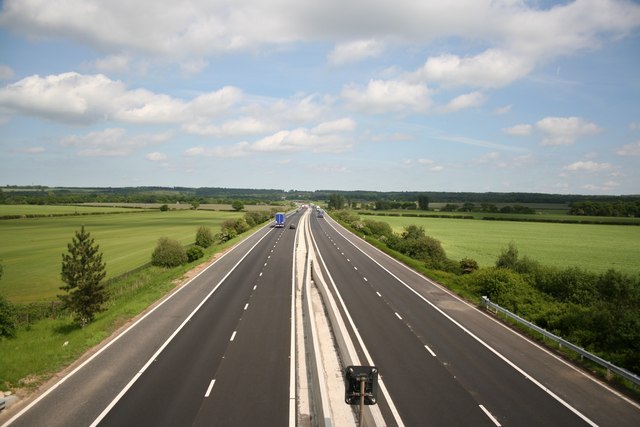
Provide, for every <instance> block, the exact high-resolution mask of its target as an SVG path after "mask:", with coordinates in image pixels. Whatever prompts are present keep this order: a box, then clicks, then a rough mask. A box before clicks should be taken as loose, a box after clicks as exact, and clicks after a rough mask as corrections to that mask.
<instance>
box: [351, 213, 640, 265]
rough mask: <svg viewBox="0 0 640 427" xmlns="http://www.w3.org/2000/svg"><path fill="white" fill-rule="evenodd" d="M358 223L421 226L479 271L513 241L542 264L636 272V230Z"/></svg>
mask: <svg viewBox="0 0 640 427" xmlns="http://www.w3.org/2000/svg"><path fill="white" fill-rule="evenodd" d="M362 219H373V220H376V221H385V222H387V223H389V224H390V225H391V227H392V228H393V230H394V231H395V232H397V233H400V232H402V230H403V229H404V227H406V226H407V225H410V224H415V225H418V226H422V227H424V229H425V232H426V234H427V235H429V236H431V237H434V238H436V239H438V240H440V242H441V243H442V247H443V248H444V250H445V251H446V253H447V256H448V257H449V258H452V259H454V260H460V259H462V258H465V257H467V258H472V259H475V260H476V261H478V263H479V264H480V266H481V267H488V266H491V265H494V264H495V261H496V259H497V258H498V256H499V255H500V253H501V252H502V250H503V249H505V248H507V246H508V245H509V243H510V242H514V243H515V245H516V247H517V248H518V252H519V254H520V256H525V255H526V256H528V257H529V258H531V259H534V260H536V261H539V262H540V263H542V264H545V265H553V266H557V267H569V266H577V267H581V268H583V269H585V270H588V271H592V272H596V273H600V272H604V271H606V270H608V269H610V268H614V269H616V270H618V271H621V272H625V273H627V274H634V275H635V274H640V227H638V226H622V225H599V224H556V223H540V222H513V221H482V220H471V219H468V220H464V219H448V218H410V217H389V216H368V215H367V216H364V217H362Z"/></svg>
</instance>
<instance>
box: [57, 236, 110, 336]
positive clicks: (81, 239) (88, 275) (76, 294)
mask: <svg viewBox="0 0 640 427" xmlns="http://www.w3.org/2000/svg"><path fill="white" fill-rule="evenodd" d="M67 249H68V251H69V253H66V254H62V272H61V278H62V281H63V282H64V283H66V285H64V286H61V287H60V289H61V290H63V291H66V292H67V294H64V295H59V296H58V297H59V298H60V299H61V300H62V303H63V305H64V307H66V308H68V309H70V310H71V311H72V312H73V315H74V320H75V321H76V322H78V323H79V324H80V326H81V327H85V326H86V325H87V324H89V323H90V322H92V321H93V319H94V317H95V315H96V314H97V313H99V312H101V311H103V310H104V309H103V304H104V303H105V302H106V301H107V299H108V294H107V290H106V288H105V286H104V284H102V283H100V282H101V281H102V279H104V277H105V276H106V274H107V272H106V269H105V268H106V264H105V263H104V262H102V253H101V252H100V246H98V245H96V244H95V242H94V239H93V238H92V237H91V234H90V233H89V232H87V231H85V229H84V225H83V226H82V227H81V228H80V231H76V234H75V237H74V238H73V239H72V241H71V243H69V244H68V245H67Z"/></svg>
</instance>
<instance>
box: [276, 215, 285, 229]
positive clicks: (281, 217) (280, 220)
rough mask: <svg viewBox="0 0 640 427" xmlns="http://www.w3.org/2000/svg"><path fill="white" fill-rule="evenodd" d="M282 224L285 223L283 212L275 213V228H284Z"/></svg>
mask: <svg viewBox="0 0 640 427" xmlns="http://www.w3.org/2000/svg"><path fill="white" fill-rule="evenodd" d="M284 222H285V216H284V212H277V213H276V227H277V228H283V227H284Z"/></svg>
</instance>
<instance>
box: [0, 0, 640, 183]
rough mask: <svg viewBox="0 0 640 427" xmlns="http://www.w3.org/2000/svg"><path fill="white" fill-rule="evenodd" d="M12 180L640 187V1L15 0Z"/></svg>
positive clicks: (11, 15)
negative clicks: (161, 0)
mask: <svg viewBox="0 0 640 427" xmlns="http://www.w3.org/2000/svg"><path fill="white" fill-rule="evenodd" d="M0 4H1V11H0V185H2V186H4V185H46V186H51V187H56V186H67V187H130V186H168V187H173V186H181V187H227V188H260V189H282V190H286V191H288V190H305V191H313V190H369V191H461V192H467V191H469V192H531V193H534V192H535V193H554V194H589V195H621V194H625V195H629V194H636V195H637V194H640V2H638V1H630V0H575V1H546V0H537V1H536V0H533V1H524V0H493V1H490V0H448V1H446V2H444V1H426V0H393V1H390V0H387V1H382V0H347V1H345V0H340V1H336V0H323V1H310V0H190V1H173V2H160V1H157V0H109V1H101V0H95V1H88V0H85V1H82V0H4V1H2V2H1V3H0Z"/></svg>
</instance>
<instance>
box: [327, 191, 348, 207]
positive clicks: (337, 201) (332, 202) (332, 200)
mask: <svg viewBox="0 0 640 427" xmlns="http://www.w3.org/2000/svg"><path fill="white" fill-rule="evenodd" d="M344 203H345V200H344V196H343V195H342V194H332V195H330V196H329V203H328V204H327V207H328V208H329V209H335V210H340V209H342V208H344Z"/></svg>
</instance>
